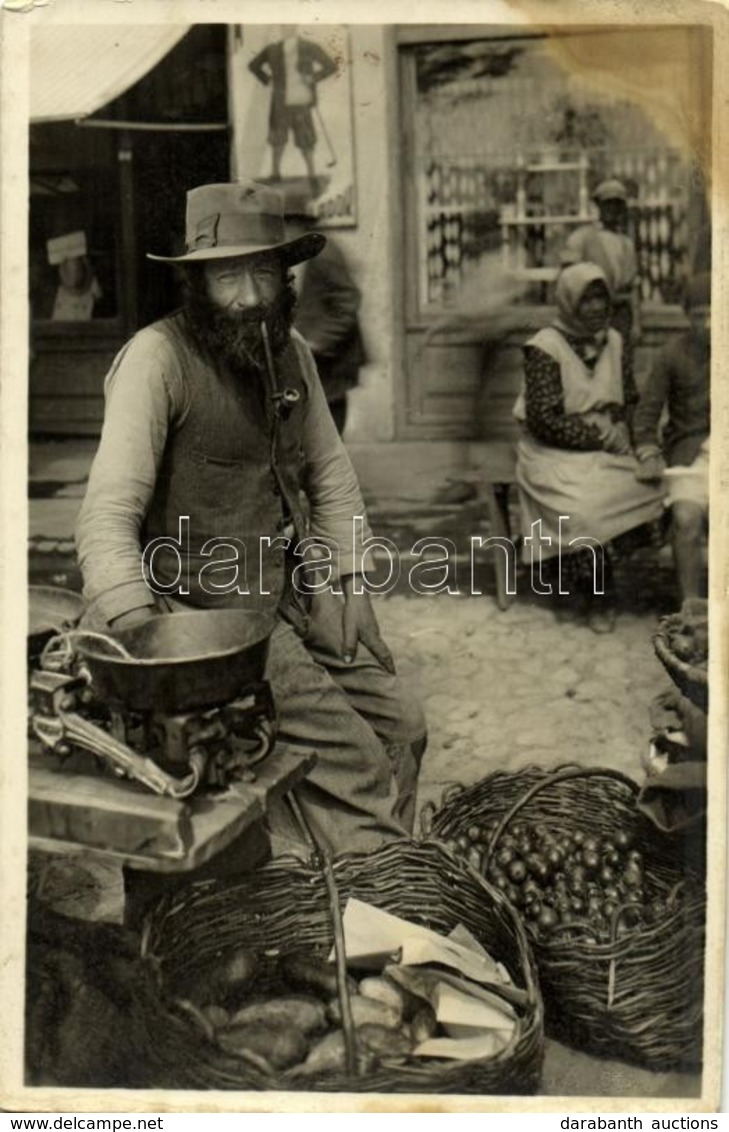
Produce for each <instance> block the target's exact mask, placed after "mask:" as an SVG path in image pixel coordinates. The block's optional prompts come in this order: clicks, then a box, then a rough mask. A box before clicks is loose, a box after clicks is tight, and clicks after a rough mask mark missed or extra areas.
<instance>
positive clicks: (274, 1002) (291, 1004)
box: [229, 995, 327, 1034]
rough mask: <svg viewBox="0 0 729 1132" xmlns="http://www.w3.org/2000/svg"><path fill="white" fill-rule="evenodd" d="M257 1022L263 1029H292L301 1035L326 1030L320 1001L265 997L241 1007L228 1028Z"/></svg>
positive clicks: (324, 1008)
mask: <svg viewBox="0 0 729 1132" xmlns="http://www.w3.org/2000/svg"><path fill="white" fill-rule="evenodd" d="M259 1022H260V1023H261V1024H263V1025H266V1026H268V1025H271V1026H279V1025H281V1026H294V1027H295V1028H296V1029H298V1030H301V1032H302V1033H304V1034H313V1033H317V1032H320V1031H321V1030H325V1029H326V1025H327V1012H326V1007H325V1006H324V1003H323V1002H319V1001H318V1000H317V999H315V998H305V997H304V996H303V995H299V996H294V995H292V996H291V997H289V998H269V999H268V1000H267V1001H265V1002H251V1003H249V1004H248V1005H247V1006H243V1007H241V1009H240V1010H237V1011H236V1012H235V1014H234V1015H233V1016H232V1018H231V1019H230V1023H229V1025H230V1026H248V1025H252V1024H257V1023H259Z"/></svg>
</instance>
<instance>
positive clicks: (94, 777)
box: [28, 745, 316, 873]
mask: <svg viewBox="0 0 729 1132" xmlns="http://www.w3.org/2000/svg"><path fill="white" fill-rule="evenodd" d="M315 762H316V755H315V754H313V753H311V754H302V753H299V752H293V751H291V750H288V749H286V748H285V747H284V746H283V745H279V746H278V747H275V748H274V750H273V751H272V752H271V753H270V754H269V755H268V756H267V757H266V759H265V760H264V761H263V762H262V763H260V764H259V765H258V766H257V767H256V768H255V771H256V779H255V781H254V782H250V783H242V782H241V783H237V784H235V785H234V786H230V787H229V788H228V789H227V790H226V791H219V790H211V789H203V790H200V791H199V792H198V793H196V794H194V795H193V796H192V797H190V798H186V799H185V800H184V801H177V800H175V799H172V798H163V797H159V796H158V795H155V794H151V793H150V792H149V791H148V790H146V789H145V788H144V787H142V786H141V785H139V784H137V783H134V782H131V781H129V780H128V779H117V778H114V777H112V776H111V775H110V774H108V773H103V772H101V771H100V770H97V769H95V763H94V760H93V758H92V757H91V756H90V755H78V756H72V757H71V758H69V759H67V760H66V761H65V762H63V763H61V762H60V761H59V760H58V759H57V758H56V757H54V756H52V755H49V754H45V753H42V752H39V751H38V750H33V749H32V745H31V754H30V766H29V783H28V825H29V848H30V849H31V850H35V851H36V852H42V853H62V854H76V853H85V854H88V853H94V854H99V855H101V856H103V857H105V858H107V859H110V860H112V861H115V862H117V863H118V864H120V865H123V866H126V867H128V868H132V869H137V870H141V871H144V872H152V873H188V872H190V871H191V870H194V869H198V868H200V866H202V865H205V864H207V862H209V861H210V860H211V858H213V857H214V856H215V855H216V854H218V853H220V852H221V851H222V850H224V849H226V848H227V847H228V846H229V845H230V844H231V843H232V842H233V841H235V840H236V839H237V838H238V837H240V835H241V834H242V833H244V832H245V831H246V830H248V829H250V828H251V827H253V826H254V825H256V824H259V825H260V824H261V823H262V821H263V818H264V816H265V814H266V812H267V810H268V808H269V806H270V804H271V802H272V801H273V800H274V799H275V798H278V797H280V796H281V795H283V794H286V793H287V792H288V791H289V790H291V789H292V788H293V787H295V786H296V784H297V783H299V782H301V781H302V780H303V779H304V778H305V777H306V775H307V774H308V773H309V771H310V770H311V768H312V767H313V766H314V764H315Z"/></svg>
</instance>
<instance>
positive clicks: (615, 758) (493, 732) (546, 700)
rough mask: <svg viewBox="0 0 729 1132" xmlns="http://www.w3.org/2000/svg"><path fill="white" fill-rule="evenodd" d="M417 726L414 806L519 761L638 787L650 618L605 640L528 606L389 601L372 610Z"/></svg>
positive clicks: (662, 677) (662, 679)
mask: <svg viewBox="0 0 729 1132" xmlns="http://www.w3.org/2000/svg"><path fill="white" fill-rule="evenodd" d="M376 608H377V612H378V616H379V620H380V625H381V629H382V632H383V635H384V636H385V638H386V639H387V641H388V643H389V645H390V647H391V648H392V649H393V652H394V654H395V657H396V659H397V661H398V663H399V668H400V671H401V673H402V675H403V676H404V677H405V678H407V679H408V680H409V681H411V682H412V684H413V685H414V687H415V688H416V690H417V691H418V692H419V694H420V696H421V698H422V700H423V703H424V705H425V710H426V714H427V719H428V725H429V744H428V751H427V754H426V756H425V759H424V762H423V768H422V773H421V784H420V796H419V802H420V804H421V805H422V803H424V802H425V801H426V800H430V799H433V798H437V797H439V795H440V792H441V791H442V789H443V787H444V786H445V785H446V784H449V783H451V782H461V783H464V784H468V783H471V782H474V781H476V780H477V779H479V778H482V777H483V776H484V775H486V774H489V773H491V772H492V771H495V770H507V771H512V770H517V769H519V768H521V767H524V766H526V765H528V764H530V763H538V764H540V765H542V766H555V765H558V764H560V763H564V762H579V763H584V764H585V765H590V766H606V767H611V768H614V769H615V770H621V771H623V772H624V773H625V774H628V775H630V776H632V777H633V778H637V777H640V773H641V764H640V758H641V753H642V752H643V751H644V750H645V749H646V748H647V745H648V734H649V725H648V704H649V702H650V700H651V699H652V698H653V697H654V696H655V695H656V694H657V693H658V692H659V691H661V690H662V689H664V688H665V687H666V686H667V680H668V678H667V676H666V674H665V672H664V670H663V668H662V667H661V665H660V663H659V661H658V660H657V659H656V657H655V654H654V652H653V647H652V643H651V634H652V631H653V629H654V627H655V624H656V617H655V615H652V616H651V615H646V614H636V613H632V612H627V613H623V614H622V615H621V616H620V617H619V618H618V622H617V626H616V630H615V632H614V633H610V634H606V635H603V636H600V637H597V636H596V635H595V634H594V633H592V632H591V631H590V630H589V629H588V628H587V627H586V626H584V625H580V624H557V622H556V621H555V619H554V615H553V613H552V612H551V610H550V609H549V608H548V607H547V606H546V605H540V604H539V603H538V602H537V601H536V600H535V599H532V600H531V601H524V602H520V601H517V602H516V603H515V604H514V605H512V606H511V607H510V608H509V609H508V610H506V611H504V612H502V611H501V610H499V609H498V607H497V605H496V603H495V601H494V600H493V598H491V597H489V596H486V595H484V596H482V597H460V596H449V595H440V596H438V597H431V598H426V597H412V598H407V597H404V596H394V597H388V598H384V599H380V600H379V601H378V602H377V605H376Z"/></svg>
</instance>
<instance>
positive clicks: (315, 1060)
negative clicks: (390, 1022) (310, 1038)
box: [290, 1030, 375, 1077]
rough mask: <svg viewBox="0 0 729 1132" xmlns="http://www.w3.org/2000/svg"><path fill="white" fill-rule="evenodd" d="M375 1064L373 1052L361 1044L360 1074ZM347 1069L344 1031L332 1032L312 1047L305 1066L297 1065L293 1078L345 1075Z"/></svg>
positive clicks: (359, 1053)
mask: <svg viewBox="0 0 729 1132" xmlns="http://www.w3.org/2000/svg"><path fill="white" fill-rule="evenodd" d="M374 1063H375V1058H374V1056H373V1054H372V1052H371V1051H370V1050H369V1049H367V1048H362V1043H359V1048H358V1054H357V1064H358V1069H359V1072H360V1074H364V1073H367V1072H369V1071H370V1070H371V1069H372V1067H373V1065H374ZM346 1068H347V1047H346V1044H345V1041H344V1031H343V1030H332V1031H331V1033H329V1034H327V1035H326V1037H323V1038H321V1039H320V1041H318V1042H317V1043H316V1045H314V1046H312V1047H311V1050H310V1051H309V1056H308V1057H307V1059H306V1061H305V1062H304V1063H303V1065H295V1066H294V1068H293V1069H291V1071H290V1073H291V1076H292V1077H310V1076H313V1075H314V1074H316V1073H335V1072H337V1073H344V1072H345V1071H346Z"/></svg>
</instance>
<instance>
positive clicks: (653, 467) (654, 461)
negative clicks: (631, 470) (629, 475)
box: [635, 452, 666, 483]
mask: <svg viewBox="0 0 729 1132" xmlns="http://www.w3.org/2000/svg"><path fill="white" fill-rule="evenodd" d="M665 469H666V465H665V464H664V462H663V457H662V456H661V455H660V454H659V453H657V452H652V453H650V454H649V455H647V456H642V457H641V456H639V457H638V470H637V472H636V473H635V478H636V479H637V481H638V483H657V482H658V481H659V480H661V479H663V473H664V471H665Z"/></svg>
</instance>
